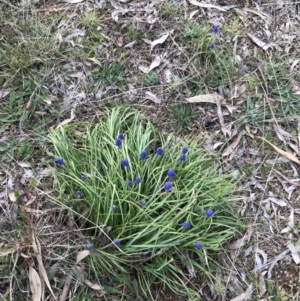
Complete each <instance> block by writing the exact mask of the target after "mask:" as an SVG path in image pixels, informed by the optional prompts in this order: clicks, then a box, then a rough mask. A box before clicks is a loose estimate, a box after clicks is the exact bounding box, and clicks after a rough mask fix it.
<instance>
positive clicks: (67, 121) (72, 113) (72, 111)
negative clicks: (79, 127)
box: [56, 109, 75, 129]
mask: <svg viewBox="0 0 300 301" xmlns="http://www.w3.org/2000/svg"><path fill="white" fill-rule="evenodd" d="M74 118H75V113H74V109H72V110H71V118H67V119H65V120H63V121H62V122H60V123H59V124H58V125H57V127H56V129H59V128H60V127H62V126H63V125H66V124H68V123H70V122H71V121H72V120H73V119H74Z"/></svg>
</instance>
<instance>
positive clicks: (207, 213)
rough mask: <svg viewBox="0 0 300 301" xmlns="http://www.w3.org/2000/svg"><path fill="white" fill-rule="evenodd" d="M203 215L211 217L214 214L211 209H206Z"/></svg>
mask: <svg viewBox="0 0 300 301" xmlns="http://www.w3.org/2000/svg"><path fill="white" fill-rule="evenodd" d="M205 214H206V216H207V217H212V216H213V214H214V211H213V210H212V209H211V208H208V209H207V210H205Z"/></svg>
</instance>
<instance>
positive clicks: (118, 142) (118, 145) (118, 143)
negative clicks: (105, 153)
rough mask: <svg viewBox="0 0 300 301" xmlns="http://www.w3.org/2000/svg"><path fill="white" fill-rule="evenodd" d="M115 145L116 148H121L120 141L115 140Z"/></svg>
mask: <svg viewBox="0 0 300 301" xmlns="http://www.w3.org/2000/svg"><path fill="white" fill-rule="evenodd" d="M115 145H116V146H117V147H121V146H122V140H121V139H116V142H115Z"/></svg>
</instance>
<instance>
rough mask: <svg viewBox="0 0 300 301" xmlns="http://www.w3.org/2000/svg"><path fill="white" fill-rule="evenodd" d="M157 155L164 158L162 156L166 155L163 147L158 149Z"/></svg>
mask: <svg viewBox="0 0 300 301" xmlns="http://www.w3.org/2000/svg"><path fill="white" fill-rule="evenodd" d="M156 154H157V155H158V156H162V155H163V154H164V149H163V148H162V147H158V148H157V149H156Z"/></svg>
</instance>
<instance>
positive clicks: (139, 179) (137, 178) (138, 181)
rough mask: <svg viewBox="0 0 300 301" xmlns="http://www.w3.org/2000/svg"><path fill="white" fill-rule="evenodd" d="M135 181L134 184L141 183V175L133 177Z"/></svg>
mask: <svg viewBox="0 0 300 301" xmlns="http://www.w3.org/2000/svg"><path fill="white" fill-rule="evenodd" d="M135 183H136V184H140V183H141V177H140V176H137V177H136V178H135Z"/></svg>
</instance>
